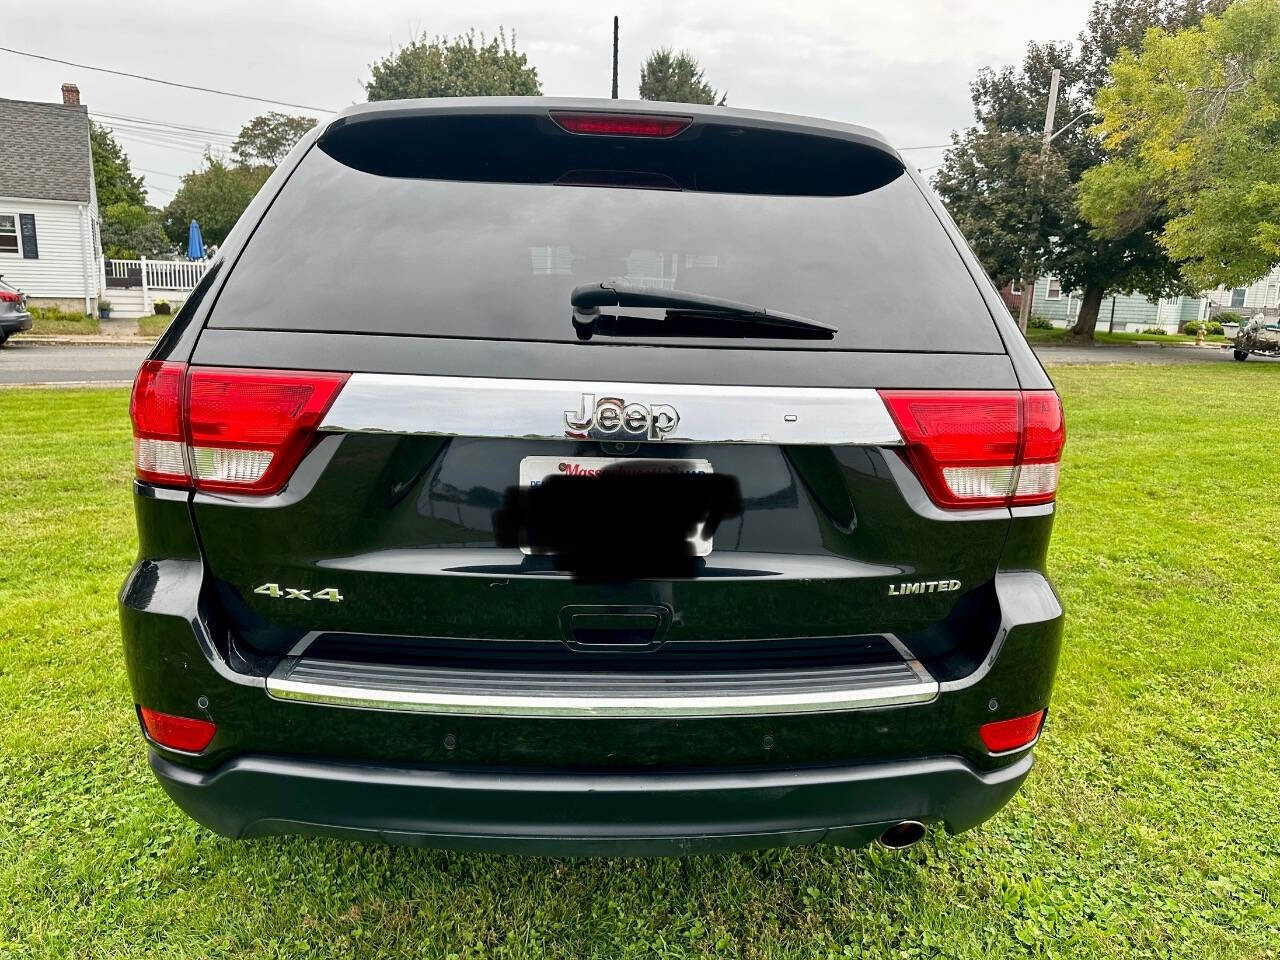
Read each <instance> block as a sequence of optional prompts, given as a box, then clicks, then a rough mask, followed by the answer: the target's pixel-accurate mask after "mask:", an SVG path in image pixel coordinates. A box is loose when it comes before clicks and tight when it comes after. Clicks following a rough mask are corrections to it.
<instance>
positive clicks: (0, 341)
mask: <svg viewBox="0 0 1280 960" xmlns="http://www.w3.org/2000/svg"><path fill="white" fill-rule="evenodd" d="M30 329H31V314H30V313H28V312H27V296H26V294H24V293H23V292H22V291H20V290H18V289H16V288H14V287H11V286H9V284H7V283H5V282H4V279H3V278H0V346H3V345H4V342H5V341H6V340H8V339H9V337H10V336H11V335H13V334H15V333H21V332H22V331H23V330H30Z"/></svg>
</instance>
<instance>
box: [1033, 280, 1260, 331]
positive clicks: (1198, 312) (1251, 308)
mask: <svg viewBox="0 0 1280 960" xmlns="http://www.w3.org/2000/svg"><path fill="white" fill-rule="evenodd" d="M1221 310H1232V311H1235V312H1236V313H1239V314H1242V315H1244V316H1252V315H1253V314H1254V313H1255V312H1258V311H1262V310H1266V311H1267V312H1269V313H1276V312H1280V267H1276V268H1275V269H1274V270H1272V271H1271V272H1270V273H1269V274H1267V275H1266V276H1265V277H1262V278H1260V279H1258V280H1256V281H1255V282H1254V283H1252V284H1250V285H1249V286H1247V287H1235V288H1234V289H1226V288H1224V287H1219V288H1218V289H1217V290H1210V291H1208V292H1207V293H1204V294H1202V295H1201V296H1198V297H1170V298H1168V299H1165V300H1158V301H1156V300H1148V299H1147V298H1146V297H1144V296H1141V295H1140V294H1123V293H1122V294H1117V295H1116V296H1112V297H1107V298H1106V299H1105V300H1103V301H1102V306H1101V307H1099V308H1098V329H1099V330H1110V331H1113V332H1116V333H1125V332H1128V333H1135V332H1138V331H1142V330H1146V329H1148V328H1151V327H1160V328H1162V329H1164V330H1165V331H1166V332H1168V333H1177V332H1178V331H1179V330H1181V329H1182V328H1183V327H1184V326H1185V325H1186V324H1187V323H1189V322H1190V321H1192V320H1205V319H1207V318H1208V317H1209V316H1210V315H1211V314H1212V313H1216V312H1218V311H1221ZM1031 314H1032V316H1040V317H1046V318H1048V319H1049V320H1051V321H1053V324H1054V326H1057V327H1065V326H1070V325H1072V324H1074V323H1075V322H1076V317H1078V316H1079V315H1080V291H1078V290H1075V291H1069V290H1063V289H1062V284H1061V283H1059V282H1058V278H1057V277H1054V276H1052V275H1049V276H1044V277H1041V278H1040V279H1039V280H1037V281H1036V288H1035V293H1034V295H1033V297H1032V301H1031Z"/></svg>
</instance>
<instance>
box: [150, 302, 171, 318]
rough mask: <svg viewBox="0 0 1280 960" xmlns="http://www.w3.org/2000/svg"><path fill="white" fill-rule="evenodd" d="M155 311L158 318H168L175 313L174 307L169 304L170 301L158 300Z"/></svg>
mask: <svg viewBox="0 0 1280 960" xmlns="http://www.w3.org/2000/svg"><path fill="white" fill-rule="evenodd" d="M154 309H155V314H156V316H157V317H167V316H168V315H169V314H171V313H173V307H172V306H171V305H170V304H169V301H168V300H157V301H156V302H155V307H154Z"/></svg>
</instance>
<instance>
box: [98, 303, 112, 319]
mask: <svg viewBox="0 0 1280 960" xmlns="http://www.w3.org/2000/svg"><path fill="white" fill-rule="evenodd" d="M98 316H99V317H101V318H102V319H103V320H109V319H111V301H110V300H99V301H98Z"/></svg>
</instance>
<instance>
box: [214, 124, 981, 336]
mask: <svg viewBox="0 0 1280 960" xmlns="http://www.w3.org/2000/svg"><path fill="white" fill-rule="evenodd" d="M503 163H504V164H505V165H506V166H507V167H510V166H512V161H511V158H510V157H509V156H508V157H505V158H504V161H503ZM432 172H438V171H432ZM566 173H569V171H566ZM632 173H634V174H635V177H634V184H635V185H632V183H631V182H628V185H626V186H617V185H613V184H610V183H609V181H610V180H611V179H612V180H614V181H615V182H616V180H617V179H625V176H624V174H626V171H612V172H610V173H609V175H608V176H605V175H604V174H602V172H601V171H599V170H596V171H592V172H591V175H588V174H586V173H581V172H579V173H576V174H574V176H573V177H566V178H561V179H560V181H559V182H488V181H485V180H478V179H477V180H473V179H430V178H427V177H424V176H415V177H410V176H403V175H396V176H392V175H387V174H386V173H379V172H371V171H370V170H369V169H357V168H356V167H354V166H350V165H348V164H347V163H344V162H341V161H340V160H339V159H336V158H335V157H334V156H332V155H330V153H329V152H326V150H325V149H322V148H318V147H317V148H313V149H312V150H311V151H310V152H309V153H308V154H307V156H306V157H305V158H304V159H303V160H302V162H301V164H300V166H299V168H298V169H297V170H296V171H295V172H294V174H293V176H292V177H291V178H290V179H289V181H288V183H287V185H286V186H285V188H284V189H283V191H282V192H281V195H280V196H279V197H278V198H277V199H276V201H275V202H274V203H273V204H272V205H271V207H270V209H269V210H268V212H267V214H266V216H265V217H264V219H263V221H262V223H261V224H260V225H259V226H258V228H257V230H256V231H255V232H254V234H253V237H252V240H251V241H250V242H249V244H248V246H247V248H246V250H245V252H244V254H243V255H242V256H241V257H240V259H239V261H238V262H237V263H236V265H235V267H234V269H233V271H232V273H231V275H230V276H229V278H228V280H227V284H226V287H225V289H224V290H223V292H222V294H221V295H220V297H219V299H218V302H217V305H216V308H215V310H214V313H213V316H212V318H211V326H214V327H226V328H250V329H269V330H299V331H324V332H343V333H349V332H356V333H360V332H367V333H379V334H398V335H416V336H433V337H463V338H482V339H505V340H538V341H560V342H574V341H575V340H576V336H575V332H574V328H573V326H572V324H571V322H570V320H571V308H570V305H569V297H570V293H571V291H572V290H573V288H574V287H575V286H578V285H580V284H585V283H595V282H599V281H603V280H608V279H621V280H623V281H625V282H627V283H631V284H637V285H643V286H648V287H653V288H658V289H674V290H679V291H688V292H692V293H698V294H706V295H710V296H715V297H720V298H724V299H729V300H736V301H740V302H744V303H750V304H754V305H756V306H760V307H766V308H769V309H772V310H775V311H781V312H784V313H789V314H793V315H798V316H802V317H806V318H810V319H813V320H816V321H818V322H820V323H824V324H828V325H830V326H833V327H835V328H837V330H838V332H837V333H836V334H835V336H834V337H833V338H832V339H830V340H822V341H814V340H788V339H774V338H772V337H770V336H762V337H761V338H759V339H758V340H757V339H756V338H752V339H749V340H742V339H734V340H726V339H718V338H705V339H700V338H685V337H673V338H665V339H655V338H652V337H636V338H633V339H627V338H625V337H610V338H608V339H607V340H601V339H597V340H594V341H592V342H593V343H599V342H606V343H625V342H635V343H646V344H654V343H663V344H670V345H673V346H704V347H705V346H746V345H750V346H755V345H763V346H770V347H776V348H779V349H803V350H903V351H914V350H930V351H953V352H990V353H996V352H1000V351H1001V349H1002V346H1001V342H1000V340H999V338H998V336H997V334H996V331H995V328H994V325H993V323H992V320H991V317H990V314H989V313H988V311H987V308H986V305H985V303H984V301H983V299H982V297H981V295H980V293H979V291H978V288H977V287H976V285H975V283H974V281H973V279H972V277H970V275H969V273H968V272H967V270H966V269H965V267H964V264H963V263H962V262H961V260H960V256H959V254H958V253H957V251H956V250H955V248H954V247H953V245H952V244H951V241H950V239H949V238H948V236H947V235H946V233H945V232H944V230H943V228H942V227H941V225H940V224H939V222H938V220H937V217H936V216H935V215H934V214H933V212H932V210H931V209H930V207H929V205H928V203H927V202H926V200H925V198H924V197H923V196H922V195H921V193H920V190H919V188H918V187H917V186H916V185H915V184H914V183H913V182H912V181H911V180H910V178H908V177H907V176H905V175H902V174H900V173H899V174H898V175H896V176H892V177H891V178H890V179H889V180H888V182H884V183H882V184H880V185H877V186H875V187H874V188H873V189H864V190H862V192H859V193H854V194H848V195H835V196H832V195H826V196H806V195H778V194H767V193H717V192H708V191H705V190H698V189H687V188H685V189H660V188H659V189H643V188H642V186H644V185H650V186H652V184H651V183H649V181H647V180H646V179H645V178H646V176H648V174H646V173H645V172H644V171H632ZM879 179H880V180H883V179H884V178H883V177H880V178H879ZM588 183H590V184H591V185H587V184H588Z"/></svg>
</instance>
